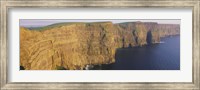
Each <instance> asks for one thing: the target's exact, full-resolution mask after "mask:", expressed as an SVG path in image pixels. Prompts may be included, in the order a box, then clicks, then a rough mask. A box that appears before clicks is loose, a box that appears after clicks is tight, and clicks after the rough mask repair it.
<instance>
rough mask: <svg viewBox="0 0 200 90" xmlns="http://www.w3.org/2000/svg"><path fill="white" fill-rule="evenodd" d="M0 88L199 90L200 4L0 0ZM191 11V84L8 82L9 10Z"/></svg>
mask: <svg viewBox="0 0 200 90" xmlns="http://www.w3.org/2000/svg"><path fill="white" fill-rule="evenodd" d="M0 7H1V9H0V12H1V13H0V17H1V19H0V21H1V23H0V24H1V26H0V32H1V33H0V46H1V47H0V49H1V54H0V58H1V59H0V77H1V79H0V82H1V85H0V88H1V90H8V89H19V90H22V89H25V90H28V89H55V90H56V89H108V90H109V89H150V90H154V89H169V90H172V89H180V90H182V89H191V90H194V89H195V90H199V89H200V79H199V76H200V74H199V71H200V66H199V65H200V58H199V54H200V53H199V51H200V46H199V41H200V36H199V33H200V32H199V31H200V0H113V1H112V0H85V1H84V0H30V1H29V0H0ZM19 7H20V8H69V7H70V8H72V7H80V8H87V7H94V8H97V7H98V8H114V7H118V8H137V7H145V8H152V7H154V8H160V7H162V8H187V7H190V8H192V10H193V11H192V14H193V16H192V17H193V18H192V20H193V21H192V22H193V23H192V24H193V31H192V34H193V36H192V39H193V41H192V52H193V55H192V57H193V59H192V60H193V61H192V63H193V71H192V72H193V73H192V77H193V78H192V83H184V82H163V83H161V82H148V83H147V82H141V83H137V82H135V83H133V82H123V83H122V82H120V83H119V82H116V83H113V82H112V83H109V82H103V83H101V82H93V83H92V82H84V83H81V82H80V83H58V82H57V83H56V82H55V83H53V82H52V83H50V82H35V83H33V82H32V83H25V82H8V67H9V66H8V58H9V55H8V48H9V43H8V30H7V29H8V10H9V9H10V8H19Z"/></svg>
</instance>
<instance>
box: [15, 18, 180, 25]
mask: <svg viewBox="0 0 200 90" xmlns="http://www.w3.org/2000/svg"><path fill="white" fill-rule="evenodd" d="M105 21H111V22H113V23H122V22H137V21H141V22H157V23H159V24H180V23H181V20H179V19H159V20H158V19H132V20H130V19H127V20H126V19H120V20H119V19H110V20H109V19H106V20H103V19H93V20H85V19H82V20H81V19H77V20H75V19H71V20H70V19H20V22H19V25H20V26H23V27H38V26H47V25H51V24H54V23H61V22H105Z"/></svg>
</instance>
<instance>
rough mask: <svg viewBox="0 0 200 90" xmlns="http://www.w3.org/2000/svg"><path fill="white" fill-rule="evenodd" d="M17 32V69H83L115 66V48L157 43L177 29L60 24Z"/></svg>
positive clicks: (150, 25)
mask: <svg viewBox="0 0 200 90" xmlns="http://www.w3.org/2000/svg"><path fill="white" fill-rule="evenodd" d="M32 29H33V30H30V29H28V28H24V27H21V28H20V66H23V67H24V68H25V69H27V70H54V69H59V68H61V67H62V68H63V69H69V70H74V69H84V68H85V67H86V65H90V64H109V63H114V62H115V50H116V49H117V48H124V47H133V46H143V45H146V44H148V43H158V42H160V37H165V36H169V35H177V34H179V32H180V30H179V25H174V24H167V25H166V24H157V23H143V22H127V23H119V24H113V23H112V22H97V23H70V24H69V23H62V24H54V25H49V26H46V27H42V28H32Z"/></svg>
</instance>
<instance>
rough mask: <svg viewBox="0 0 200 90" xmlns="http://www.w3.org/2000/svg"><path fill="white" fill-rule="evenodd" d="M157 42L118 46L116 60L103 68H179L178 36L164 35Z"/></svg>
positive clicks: (102, 67) (102, 66)
mask: <svg viewBox="0 0 200 90" xmlns="http://www.w3.org/2000/svg"><path fill="white" fill-rule="evenodd" d="M161 42H164V43H159V44H152V45H146V46H143V47H133V48H120V49H117V52H116V57H115V58H116V62H115V63H113V64H109V65H101V69H103V70H180V36H173V37H165V38H162V39H161Z"/></svg>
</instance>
